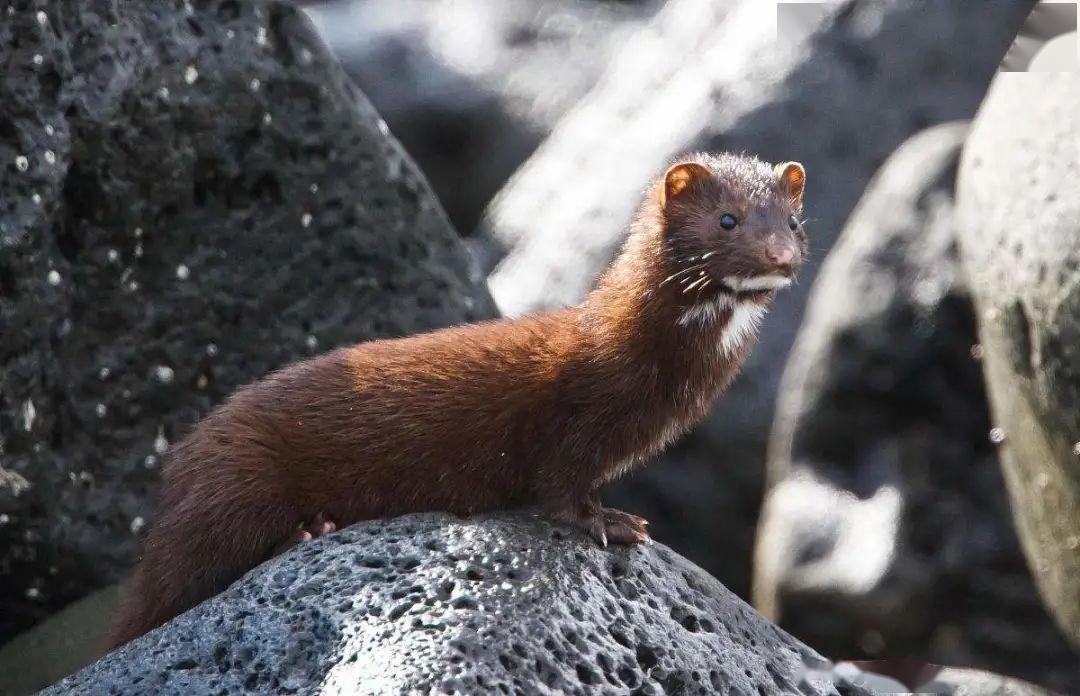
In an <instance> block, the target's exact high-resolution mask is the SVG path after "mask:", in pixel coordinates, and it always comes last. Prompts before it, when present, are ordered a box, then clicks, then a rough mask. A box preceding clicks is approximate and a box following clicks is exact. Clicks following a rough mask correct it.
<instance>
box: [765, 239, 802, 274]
mask: <svg viewBox="0 0 1080 696" xmlns="http://www.w3.org/2000/svg"><path fill="white" fill-rule="evenodd" d="M765 258H767V259H768V260H769V263H770V264H771V265H772V266H773V267H774V268H776V270H778V271H781V272H783V273H791V271H792V265H793V264H794V262H795V249H794V248H793V247H792V246H790V245H788V244H776V245H772V246H769V247H768V248H766V249H765Z"/></svg>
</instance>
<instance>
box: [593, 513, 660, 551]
mask: <svg viewBox="0 0 1080 696" xmlns="http://www.w3.org/2000/svg"><path fill="white" fill-rule="evenodd" d="M600 515H601V516H602V517H603V519H604V531H605V532H606V533H607V539H608V540H609V541H610V542H611V543H613V544H626V545H631V544H643V543H645V542H646V541H648V539H649V532H648V531H646V529H645V527H646V526H647V525H648V524H649V521H648V520H647V519H645V518H644V517H638V516H637V515H631V514H630V513H629V512H623V511H622V510H616V509H615V508H600Z"/></svg>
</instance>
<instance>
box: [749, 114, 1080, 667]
mask: <svg viewBox="0 0 1080 696" xmlns="http://www.w3.org/2000/svg"><path fill="white" fill-rule="evenodd" d="M966 133H967V126H966V125H965V124H963V123H957V124H948V125H942V126H937V127H935V128H932V129H929V130H927V131H924V132H923V133H920V134H919V135H917V136H915V137H913V138H911V139H910V140H908V141H907V142H906V143H905V144H904V145H902V146H901V147H900V148H899V149H898V150H897V151H896V153H894V155H893V156H892V157H891V158H889V160H888V161H887V162H886V163H885V165H884V166H883V167H882V169H881V171H879V172H878V173H877V175H875V177H874V179H873V181H872V182H871V184H870V186H869V187H868V189H867V192H866V194H865V195H864V197H863V199H862V200H861V201H860V202H859V205H858V206H857V207H856V209H855V212H854V213H853V214H852V216H851V218H850V220H849V221H848V224H847V225H846V226H845V228H844V231H843V233H842V235H841V237H840V239H839V240H838V241H837V243H836V245H835V246H834V248H833V250H832V252H831V253H830V254H829V257H828V259H827V260H826V261H825V263H824V264H823V265H822V269H821V273H820V275H819V276H818V280H817V283H816V284H815V286H814V289H813V291H812V292H811V295H810V299H809V301H808V303H807V310H806V318H805V320H804V322H803V325H802V327H801V328H800V331H799V336H798V339H797V340H796V343H795V347H794V348H793V350H792V354H791V358H790V361H789V363H788V365H787V368H786V369H785V371H784V380H783V382H782V385H781V389H780V398H779V401H778V406H777V418H776V423H775V427H774V431H773V438H772V443H771V448H770V459H769V478H770V490H769V493H768V496H767V499H766V504H765V506H764V512H763V516H762V523H761V527H760V531H759V536H758V547H757V549H756V557H755V563H754V568H755V577H754V603H755V606H757V607H758V608H759V610H761V611H762V613H763V614H764V615H765V616H767V617H769V618H770V619H772V620H774V621H778V622H779V623H780V625H782V626H784V627H785V628H787V629H788V630H790V631H792V632H793V633H794V634H795V635H798V636H800V637H801V638H803V639H804V640H807V641H810V642H811V643H812V644H814V645H815V646H818V647H819V648H820V649H822V650H824V651H825V652H826V653H827V654H832V655H845V656H854V655H863V656H888V655H893V656H896V655H910V656H913V657H916V658H919V659H921V660H925V661H928V662H933V663H938V664H969V665H974V666H978V667H982V668H986V669H990V670H992V671H996V672H1003V673H1006V674H1014V675H1021V676H1024V677H1027V678H1029V679H1033V680H1036V681H1039V682H1042V683H1046V684H1050V685H1053V686H1057V687H1058V688H1065V687H1066V686H1067V685H1068V684H1069V683H1074V682H1076V681H1080V667H1078V665H1077V662H1076V656H1075V655H1074V654H1073V653H1072V651H1071V650H1070V649H1069V647H1068V645H1067V644H1066V643H1065V642H1064V641H1062V640H1061V638H1060V636H1059V635H1058V633H1057V631H1056V630H1055V627H1054V625H1053V623H1052V621H1051V619H1050V618H1049V617H1048V616H1047V614H1046V612H1045V610H1044V609H1043V608H1042V606H1041V604H1040V602H1039V598H1038V593H1037V592H1036V590H1035V587H1034V584H1033V582H1032V578H1031V576H1030V573H1029V572H1028V571H1027V568H1026V567H1025V565H1024V562H1023V557H1022V555H1021V552H1020V548H1019V545H1018V543H1017V540H1016V535H1015V532H1014V531H1013V528H1012V525H1011V522H1010V515H1009V510H1008V503H1007V500H1006V495H1005V489H1004V483H1003V481H1002V480H1001V475H1000V471H999V468H998V464H997V458H996V456H995V452H994V445H993V444H992V443H991V442H990V440H989V438H988V432H989V430H990V426H989V415H988V408H989V407H988V406H987V403H986V395H985V391H984V389H983V385H982V374H981V369H980V366H979V363H978V361H977V360H976V359H975V357H977V356H978V354H979V353H978V349H977V348H976V350H975V352H974V354H973V347H975V346H976V344H977V343H978V338H977V336H976V329H975V318H974V310H973V308H972V305H971V300H970V297H969V294H968V292H967V289H966V286H965V284H964V282H963V273H962V269H961V266H960V261H959V259H958V257H957V240H956V236H957V232H956V222H955V208H954V198H953V186H954V180H955V175H956V167H957V162H958V158H959V153H960V147H961V145H962V143H963V141H964V137H965V135H966ZM1004 617H1007V619H1006V618H1004Z"/></svg>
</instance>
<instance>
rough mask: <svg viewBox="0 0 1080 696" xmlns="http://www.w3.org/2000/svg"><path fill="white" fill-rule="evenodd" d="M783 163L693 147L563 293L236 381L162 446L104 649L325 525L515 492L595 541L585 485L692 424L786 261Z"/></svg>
mask: <svg viewBox="0 0 1080 696" xmlns="http://www.w3.org/2000/svg"><path fill="white" fill-rule="evenodd" d="M804 183H805V172H804V170H803V168H802V166H801V165H799V164H797V163H794V162H786V163H783V164H779V165H777V166H775V167H773V166H770V165H767V164H766V163H764V162H762V161H760V160H758V159H755V158H752V157H747V156H743V155H731V154H722V155H715V156H714V155H707V154H695V155H690V156H687V157H685V158H682V159H680V160H678V161H676V162H675V163H674V164H673V165H672V166H671V167H670V168H668V169H667V171H666V172H665V173H664V174H663V175H662V176H660V177H659V178H658V179H657V180H656V181H654V182H653V184H652V185H651V186H650V188H649V190H648V192H647V194H646V195H645V197H644V200H643V202H642V204H641V206H640V208H639V210H638V213H637V215H636V218H635V220H634V222H633V223H632V225H631V228H630V232H629V235H628V237H627V240H626V242H625V245H624V247H623V249H622V251H621V252H620V253H619V255H618V256H617V258H616V259H615V260H614V261H613V262H612V264H611V266H610V267H609V268H608V269H607V270H606V271H605V272H604V273H603V274H602V275H601V276H600V278H599V280H598V282H597V286H596V288H595V289H594V290H593V291H592V292H591V293H590V294H589V295H588V297H586V298H585V300H584V301H583V302H582V303H581V304H580V305H578V306H575V307H570V308H565V309H559V310H555V311H551V312H545V313H541V314H535V315H531V316H526V317H522V318H520V319H503V320H496V321H489V322H484V323H478V324H472V325H466V326H458V327H453V328H448V329H443V330H440V331H434V332H431V333H427V334H422V335H417V336H410V337H406V338H399V339H390V340H380V341H371V342H367V343H361V344H358V345H355V346H351V347H348V348H341V349H338V350H334V351H331V352H329V353H326V354H324V355H321V356H319V357H316V358H313V359H311V360H306V361H304V362H300V363H297V364H295V365H292V366H290V367H287V368H285V369H283V370H281V371H279V372H275V373H274V374H271V375H270V376H269V377H267V378H265V379H263V380H262V381H259V382H256V383H254V384H251V385H249V386H246V387H243V388H241V389H239V390H238V391H237V392H236V393H235V394H233V395H232V396H231V397H230V398H229V399H228V400H227V401H226V402H225V403H224V404H222V405H221V406H220V407H218V408H217V409H216V410H214V411H213V412H212V413H210V414H209V415H208V416H207V417H206V418H205V419H203V420H202V422H200V423H199V424H198V425H197V426H196V427H195V429H194V430H193V432H192V433H191V434H190V435H188V436H187V438H185V439H184V440H183V441H181V442H180V443H178V444H177V445H176V447H175V448H174V449H173V450H172V452H171V453H170V456H169V460H168V462H167V464H166V467H165V488H164V494H163V499H162V504H161V509H160V511H159V513H158V515H157V520H156V521H155V523H154V524H153V525H152V527H151V529H150V531H149V534H148V536H147V539H146V546H145V550H144V553H143V556H142V559H141V560H140V561H139V563H138V566H137V567H136V569H135V576H134V579H133V580H132V584H131V586H130V589H129V590H128V593H127V596H126V598H125V601H124V602H123V604H122V606H121V610H120V614H119V616H118V617H117V619H116V622H115V625H114V627H113V631H112V634H111V637H110V645H111V646H113V647H115V646H118V645H121V644H123V643H126V642H127V641H129V640H131V639H133V638H135V637H137V636H140V635H142V634H143V633H146V632H147V631H149V630H151V629H152V628H154V627H156V626H158V625H160V624H162V623H164V622H165V621H167V620H169V619H171V618H172V617H174V616H176V615H177V614H179V613H181V612H183V611H184V610H186V609H188V608H189V607H191V606H193V605H195V604H197V603H199V602H201V601H202V600H204V599H206V598H207V597H210V596H211V595H213V594H215V593H217V592H220V591H221V590H223V589H224V588H225V587H226V586H227V585H228V584H230V583H231V582H233V581H234V580H236V579H237V578H238V577H240V575H242V574H243V573H244V572H246V571H247V570H249V569H251V568H252V567H254V566H256V565H258V564H259V563H261V562H262V561H264V560H266V559H267V558H269V557H270V556H271V555H273V554H274V553H275V552H277V551H278V550H279V549H281V548H284V547H286V546H288V545H289V544H290V543H294V542H295V541H296V540H298V539H306V538H310V536H311V535H312V534H319V533H325V532H327V531H332V530H333V529H334V525H335V524H337V525H340V526H343V525H348V524H352V523H354V522H357V521H359V520H365V519H371V518H375V517H388V516H392V515H400V514H403V513H408V512H418V511H427V510H444V511H449V512H452V513H457V514H460V515H468V514H470V513H473V512H477V511H482V510H491V509H497V508H508V507H514V506H520V505H530V504H536V505H538V506H540V507H541V509H543V510H544V511H545V512H546V513H547V514H548V515H550V516H551V517H552V518H553V519H555V520H557V521H561V522H565V523H567V524H570V525H573V526H574V527H577V528H578V529H581V530H583V531H584V532H585V533H586V534H588V535H589V536H590V537H592V538H593V539H595V540H596V541H597V542H598V543H600V544H606V543H607V542H608V541H611V542H615V543H620V544H630V543H638V542H641V541H644V540H645V539H646V538H647V535H646V532H645V524H646V521H645V520H643V519H642V518H640V517H637V516H635V515H630V514H627V513H624V512H620V511H618V510H613V509H611V508H605V507H602V506H601V504H600V501H599V498H598V489H599V487H600V485H601V484H603V483H604V482H606V481H609V480H611V479H614V478H616V477H618V476H621V475H622V474H624V473H626V472H627V471H628V470H630V469H632V468H633V467H635V466H637V465H639V464H640V463H642V462H643V461H645V460H646V459H648V458H649V457H651V456H653V455H655V454H657V453H658V452H660V451H661V450H662V449H663V448H664V447H665V446H667V445H668V444H669V443H671V442H672V441H673V440H674V439H675V438H677V437H679V435H681V434H682V433H684V432H685V431H686V430H687V429H688V428H690V427H691V426H692V425H694V424H695V423H697V422H698V421H699V420H700V419H701V418H702V417H703V416H704V415H705V413H706V412H707V411H708V409H709V406H710V404H711V403H712V401H713V399H714V398H715V397H716V396H717V395H718V394H719V393H720V392H721V391H722V390H723V389H724V388H725V387H726V386H727V385H728V384H729V383H730V382H731V380H732V378H733V377H734V376H735V374H736V372H737V371H738V369H739V366H740V364H741V363H742V362H743V360H744V359H745V357H746V356H747V354H748V353H749V351H750V348H751V346H752V344H753V343H754V341H755V332H756V328H757V325H758V322H759V321H760V319H761V317H762V315H763V314H764V312H765V310H766V308H767V307H768V305H769V303H770V301H771V299H772V295H773V293H774V291H775V290H776V289H778V288H782V287H784V286H786V285H788V284H789V283H790V282H791V281H792V280H793V278H794V275H795V272H796V271H797V270H798V268H799V266H800V265H801V264H802V262H803V259H804V258H805V255H806V237H805V234H804V231H803V227H802V222H801V221H800V220H799V215H800V213H801V208H802V194H803V187H804Z"/></svg>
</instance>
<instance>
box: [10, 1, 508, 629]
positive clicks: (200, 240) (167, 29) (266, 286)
mask: <svg viewBox="0 0 1080 696" xmlns="http://www.w3.org/2000/svg"><path fill="white" fill-rule="evenodd" d="M20 7H22V8H24V9H18V10H16V7H15V6H13V5H10V4H8V9H7V13H6V15H5V16H4V17H3V20H2V21H0V55H3V56H4V58H5V61H6V62H5V65H6V70H5V72H4V74H3V76H2V77H0V167H2V169H0V171H2V174H0V360H2V368H0V444H2V447H3V458H2V460H0V512H2V515H0V574H2V575H3V576H4V578H5V582H4V583H3V584H2V585H0V617H3V618H2V619H0V635H2V636H5V637H7V636H11V635H13V634H14V632H15V631H16V630H17V629H18V628H21V627H25V626H28V625H29V624H30V623H32V622H33V621H35V620H37V619H39V618H41V617H42V616H44V615H47V614H48V613H49V612H50V611H52V610H55V609H56V608H58V607H61V606H63V605H65V604H67V603H68V602H70V601H72V600H73V599H75V598H77V597H80V596H82V595H84V594H85V593H86V592H87V591H89V590H90V589H92V588H94V587H98V586H101V585H103V584H105V583H107V582H109V581H113V580H115V579H117V577H118V576H119V575H120V574H121V573H122V571H123V570H124V569H126V568H127V567H129V564H130V563H131V561H132V559H133V558H134V554H135V551H136V547H137V544H138V536H139V534H138V532H139V530H140V529H141V528H142V527H143V526H144V524H145V521H146V520H148V519H149V515H150V513H151V510H152V505H151V500H150V498H151V497H152V493H153V491H154V490H155V489H156V487H157V483H158V471H157V465H158V461H159V458H160V455H161V453H162V451H163V450H164V449H165V447H166V446H167V445H168V441H170V440H172V439H174V438H176V437H178V436H179V435H180V434H181V433H182V432H183V431H184V430H185V429H186V428H188V427H190V425H191V424H192V423H194V422H195V421H196V420H197V419H198V418H199V417H200V415H202V414H204V413H205V412H206V411H207V410H209V409H210V408H211V407H212V406H213V405H214V404H215V403H217V402H218V401H220V400H221V399H222V398H224V397H225V396H226V395H228V394H229V393H230V392H231V391H232V390H233V389H234V388H235V387H237V386H239V385H240V384H243V383H244V382H247V381H250V380H251V379H253V378H256V377H259V376H262V375H264V374H266V373H267V372H269V371H270V370H273V369H274V368H277V367H280V366H282V365H284V364H286V363H288V362H290V361H292V360H295V359H298V358H302V357H304V356H306V355H310V354H312V353H315V352H319V351H323V350H326V349H329V348H331V347H334V346H336V345H339V344H343V343H346V342H350V341H356V340H360V339H365V338H372V337H380V336H390V335H399V334H405V333H410V332H414V331H421V330H425V329H430V328H434V327H437V326H442V325H446V324H452V323H457V322H461V321H467V320H472V319H476V318H480V317H485V316H489V315H490V313H491V311H492V308H491V305H490V298H489V297H488V296H487V294H486V292H485V291H484V290H483V289H482V288H481V287H480V286H479V285H478V284H477V283H476V282H474V280H473V279H472V278H471V277H470V274H469V273H468V270H467V261H466V258H465V256H464V253H463V250H462V248H461V246H460V242H459V241H458V239H457V237H456V235H455V234H454V231H453V230H452V229H451V227H450V225H449V224H448V222H447V220H446V218H445V216H444V214H443V212H442V210H441V209H440V207H439V204H438V203H437V201H436V200H435V198H434V197H433V196H432V194H431V192H430V190H429V188H428V186H427V184H426V183H425V181H424V180H423V178H422V176H421V175H420V174H419V173H418V171H417V169H416V167H415V166H414V165H413V164H412V163H411V161H410V160H409V159H408V157H407V156H406V155H405V154H404V153H403V151H402V149H401V148H400V146H399V145H398V144H397V143H396V142H395V141H394V140H393V138H392V137H390V136H389V135H388V134H387V132H386V129H385V124H382V123H381V121H380V120H379V117H378V115H377V114H376V113H375V112H374V110H373V109H372V108H371V106H370V105H369V104H368V102H367V101H366V100H365V98H364V97H363V95H361V94H360V93H359V92H358V91H357V90H356V88H355V87H354V86H352V84H351V83H350V82H349V81H348V79H347V78H346V77H345V76H344V74H343V73H342V71H341V69H340V67H339V66H338V64H337V62H336V61H335V60H334V59H333V58H332V57H331V56H330V55H329V53H328V51H327V50H326V48H325V47H324V46H323V44H322V43H321V41H320V40H319V39H318V37H317V36H316V34H315V33H314V32H313V30H312V28H311V26H310V24H309V23H308V21H307V20H306V19H305V18H304V16H303V15H302V14H300V13H299V12H298V11H297V10H296V9H294V8H293V7H292V6H291V5H289V4H287V3H281V2H272V1H267V0H244V1H243V2H238V1H236V0H219V1H213V2H199V3H193V4H192V3H183V4H181V3H170V4H169V6H168V8H166V7H164V6H162V5H161V4H160V3H142V2H134V1H133V0H123V1H120V2H113V1H106V0H95V1H93V2H90V1H88V2H82V3H76V4H72V3H68V2H63V1H62V0H55V1H54V2H49V3H35V4H34V5H33V7H32V8H31V7H29V6H28V5H27V4H25V3H24V4H22V5H20ZM184 8H186V9H184Z"/></svg>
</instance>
